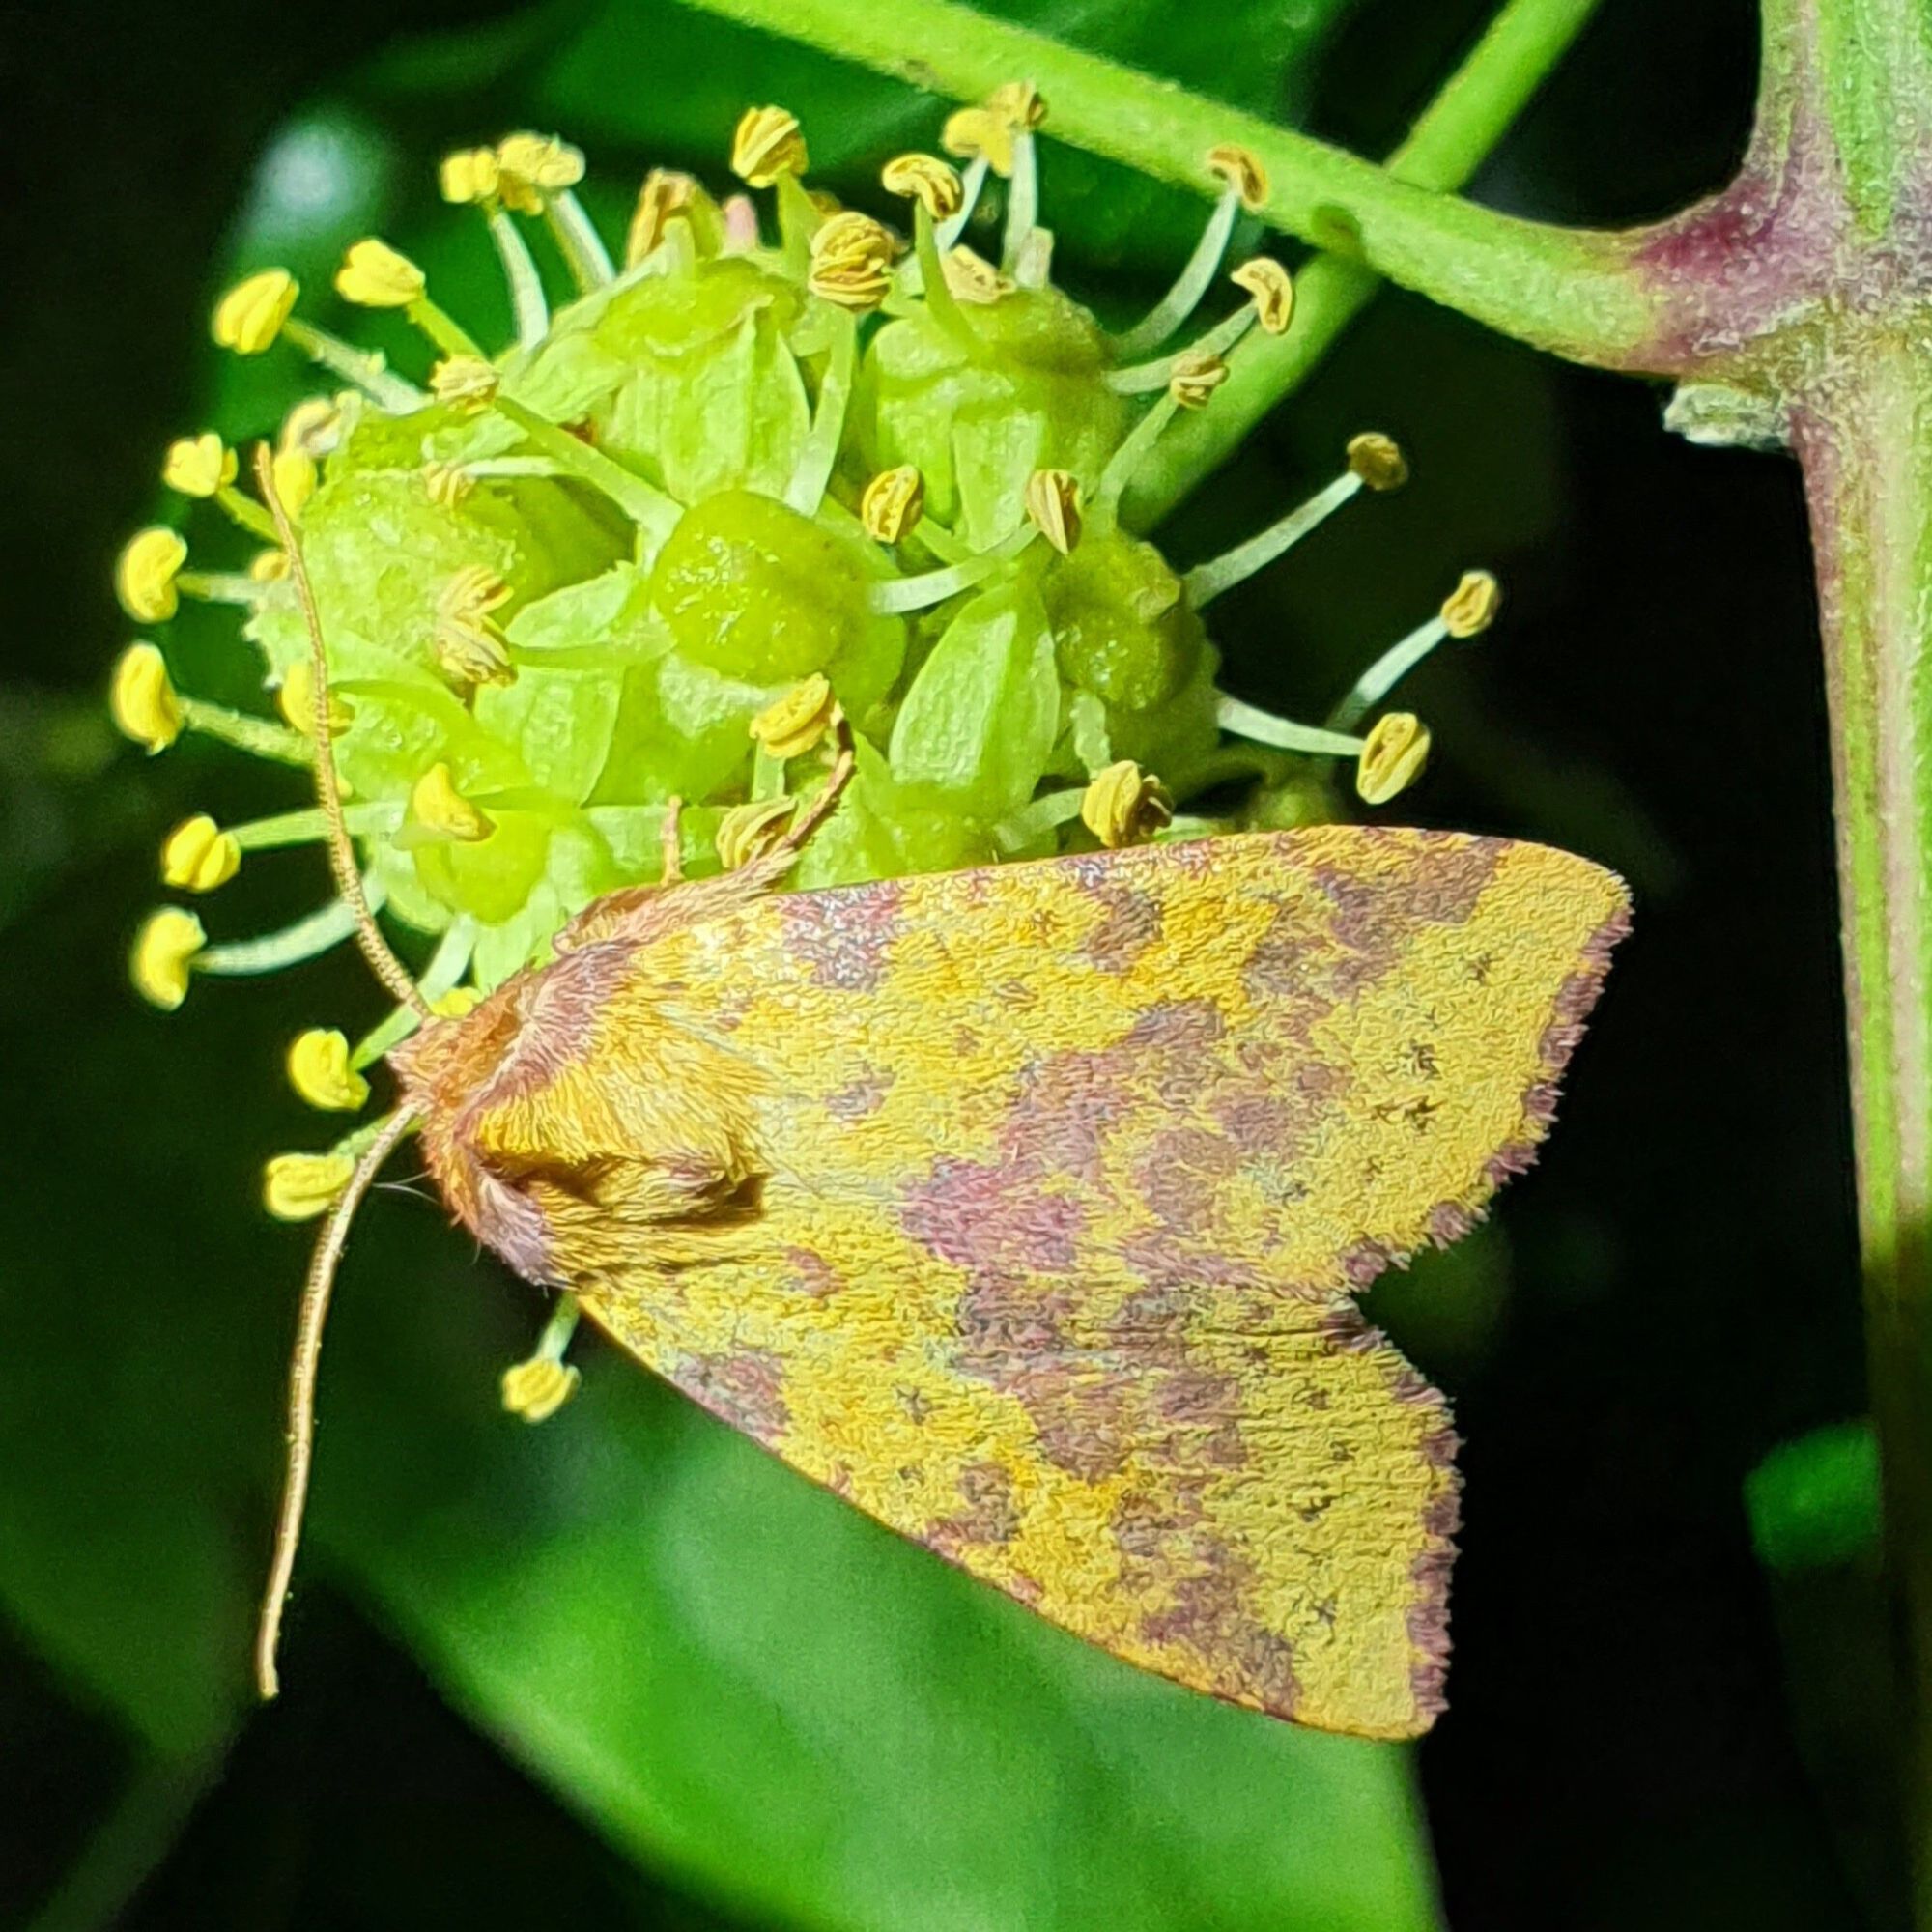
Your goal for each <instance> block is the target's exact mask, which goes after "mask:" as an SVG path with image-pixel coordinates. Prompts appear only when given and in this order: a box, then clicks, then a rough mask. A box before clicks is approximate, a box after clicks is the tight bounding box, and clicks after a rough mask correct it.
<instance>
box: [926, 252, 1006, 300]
mask: <svg viewBox="0 0 1932 1932" xmlns="http://www.w3.org/2000/svg"><path fill="white" fill-rule="evenodd" d="M940 266H941V267H942V268H943V269H944V270H945V271H946V286H947V287H948V288H949V289H951V290H952V293H953V294H954V295H955V296H957V297H958V298H959V299H960V300H961V301H963V302H972V303H974V304H975V305H976V306H978V307H980V308H990V307H992V305H993V304H994V303H995V302H996V301H1004V300H1005V299H1006V298H1007V297H1008V296H1009V295H1011V294H1012V292H1013V286H1014V284H1013V279H1012V277H1011V276H1010V275H1003V274H1001V272H1000V271H999V270H997V269H996V268H994V267H993V265H992V263H990V262H988V261H987V260H986V259H985V258H984V257H983V256H980V255H976V254H974V252H973V251H972V249H970V248H969V247H967V246H966V245H965V243H964V242H961V243H960V244H959V246H957V247H956V248H953V249H952V250H951V251H950V252H949V253H948V255H947V257H946V260H945V261H944V262H943V263H941V265H940Z"/></svg>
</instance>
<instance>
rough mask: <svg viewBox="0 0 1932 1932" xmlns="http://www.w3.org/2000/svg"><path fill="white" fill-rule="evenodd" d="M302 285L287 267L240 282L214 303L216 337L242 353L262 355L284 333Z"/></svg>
mask: <svg viewBox="0 0 1932 1932" xmlns="http://www.w3.org/2000/svg"><path fill="white" fill-rule="evenodd" d="M300 294H301V286H300V284H299V283H298V282H297V280H296V278H295V277H294V276H293V275H292V274H290V273H289V271H288V270H286V269H264V270H262V271H261V273H260V274H258V275H250V276H249V277H248V279H247V280H246V281H245V282H237V283H236V284H235V286H234V287H233V288H232V289H230V290H229V291H228V293H227V294H226V295H225V296H223V297H222V298H221V299H220V300H219V301H218V302H216V303H215V305H214V323H213V328H214V339H215V341H216V342H217V343H219V344H220V346H221V347H222V348H223V349H232V350H234V352H235V353H236V355H261V353H262V352H263V351H264V350H265V349H267V348H268V347H269V346H270V344H271V343H272V342H273V341H274V339H275V338H276V336H278V335H279V334H281V332H282V325H283V323H285V322H287V321H288V319H289V316H290V314H291V313H292V312H293V310H294V308H295V305H296V298H297V297H298V295H300Z"/></svg>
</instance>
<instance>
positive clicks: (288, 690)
mask: <svg viewBox="0 0 1932 1932" xmlns="http://www.w3.org/2000/svg"><path fill="white" fill-rule="evenodd" d="M275 708H276V710H278V711H279V712H280V713H281V714H282V716H283V717H284V718H286V719H287V720H288V722H289V723H290V724H291V725H294V727H295V728H296V729H297V730H298V731H299V732H300V733H301V734H302V736H303V737H304V738H313V737H314V736H315V668H314V667H313V666H312V665H311V664H310V663H309V661H308V660H307V659H306V658H298V659H296V661H295V663H294V664H292V665H290V667H289V668H288V669H287V670H285V671H284V672H283V673H282V688H281V689H280V690H279V691H278V692H276V694H275ZM353 724H355V706H354V705H353V704H351V703H350V701H349V700H348V698H346V697H344V696H341V695H340V694H339V693H338V692H336V691H335V690H334V689H333V688H332V687H331V689H330V691H329V694H328V735H329V736H330V737H331V738H339V737H341V736H342V734H343V732H345V731H346V730H348V729H349V727H350V725H353Z"/></svg>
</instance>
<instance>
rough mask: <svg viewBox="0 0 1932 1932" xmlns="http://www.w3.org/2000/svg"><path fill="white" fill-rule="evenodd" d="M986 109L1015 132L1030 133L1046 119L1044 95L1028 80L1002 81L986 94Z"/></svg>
mask: <svg viewBox="0 0 1932 1932" xmlns="http://www.w3.org/2000/svg"><path fill="white" fill-rule="evenodd" d="M986 111H987V112H988V113H989V114H997V115H998V116H999V117H1000V119H1001V120H1002V121H1004V122H1005V123H1006V124H1007V126H1008V127H1009V128H1011V129H1012V130H1013V132H1014V133H1015V134H1022V133H1030V132H1032V130H1033V129H1034V128H1037V127H1038V126H1039V124H1040V123H1041V122H1042V121H1044V120H1045V119H1046V97H1045V96H1044V95H1043V94H1041V93H1040V91H1039V89H1038V88H1037V87H1036V86H1035V85H1034V84H1033V82H1032V81H1030V80H1009V81H1003V82H1002V83H1001V84H1000V85H999V86H998V87H996V88H994V90H993V91H992V93H991V94H989V95H987V97H986Z"/></svg>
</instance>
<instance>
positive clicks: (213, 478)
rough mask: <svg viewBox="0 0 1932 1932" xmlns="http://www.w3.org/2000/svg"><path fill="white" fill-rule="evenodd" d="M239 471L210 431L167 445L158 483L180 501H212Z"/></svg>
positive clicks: (230, 454)
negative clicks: (205, 499) (175, 493)
mask: <svg viewBox="0 0 1932 1932" xmlns="http://www.w3.org/2000/svg"><path fill="white" fill-rule="evenodd" d="M240 468H241V464H240V462H239V460H238V459H237V457H236V454H235V452H234V451H233V450H232V449H230V448H229V447H228V445H227V444H226V443H224V442H223V441H222V440H221V439H220V438H219V437H218V436H216V435H215V433H214V432H213V430H212V429H211V430H206V431H204V432H203V433H202V434H201V435H200V436H185V437H182V438H181V439H179V440H177V441H174V442H171V443H169V444H168V454H167V460H166V461H165V462H164V463H163V464H162V465H161V481H162V482H163V483H165V484H166V485H167V486H168V488H169V489H170V490H179V491H180V492H181V493H182V495H183V496H184V497H212V496H213V495H214V493H215V492H216V491H217V490H219V489H222V488H224V487H225V486H226V485H228V484H230V483H232V482H234V480H235V476H236V472H237V470H238V469H240Z"/></svg>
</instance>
